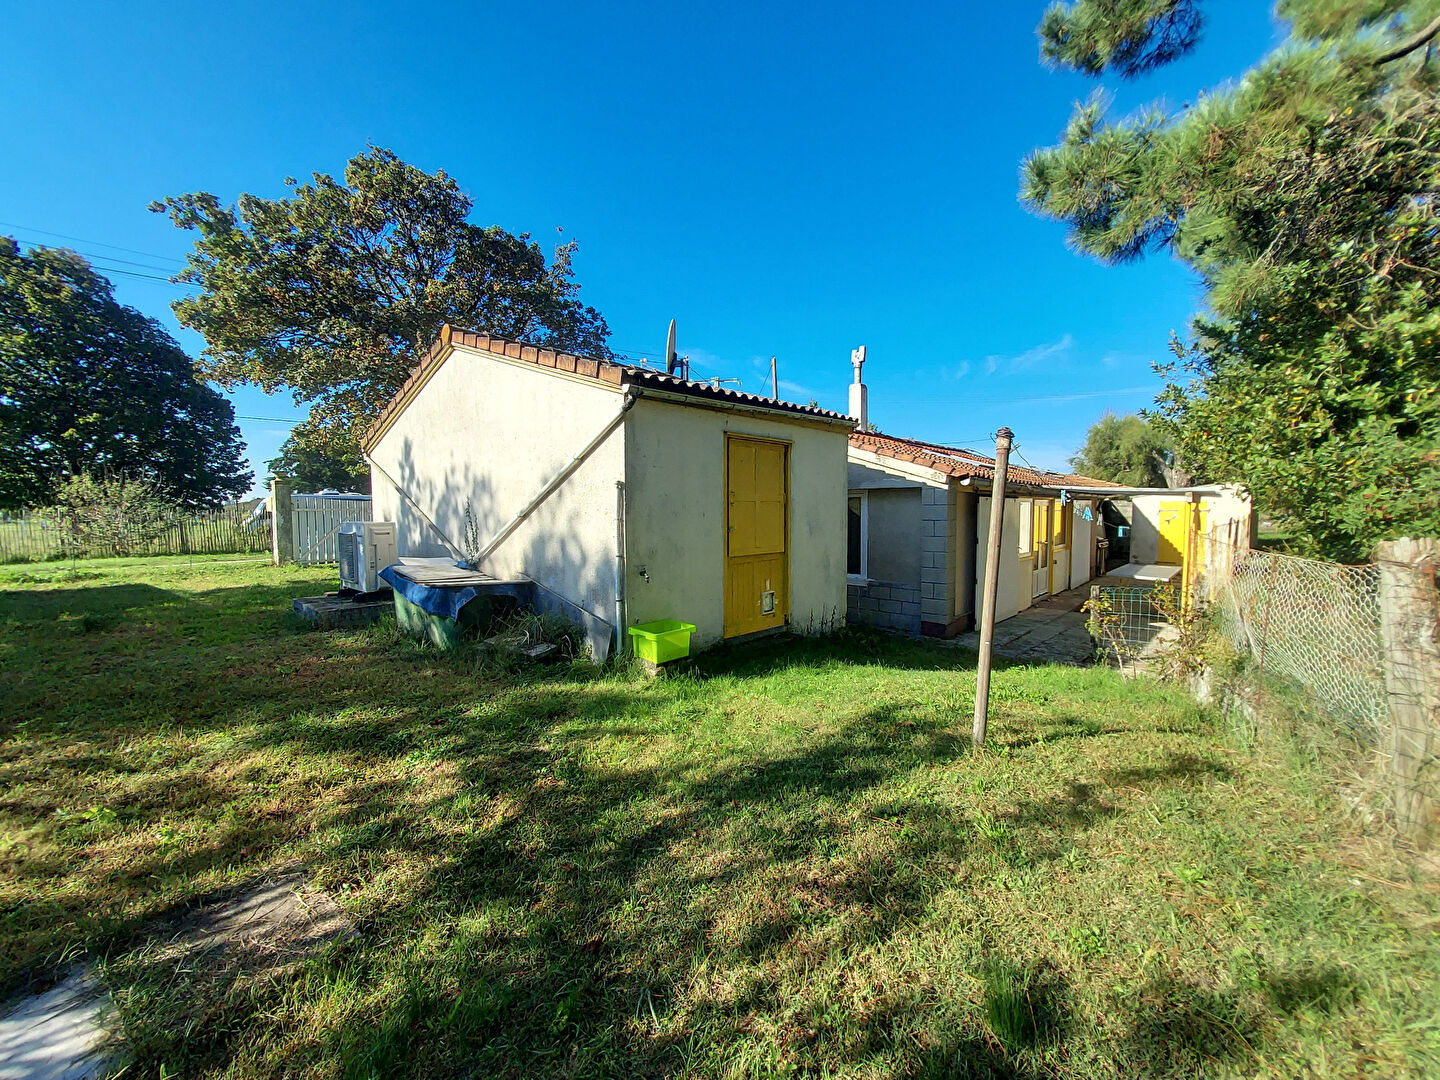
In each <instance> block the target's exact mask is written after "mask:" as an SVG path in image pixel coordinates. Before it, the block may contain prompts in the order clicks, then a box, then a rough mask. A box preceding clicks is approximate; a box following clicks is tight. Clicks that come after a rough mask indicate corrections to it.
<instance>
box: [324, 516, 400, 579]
mask: <svg viewBox="0 0 1440 1080" xmlns="http://www.w3.org/2000/svg"><path fill="white" fill-rule="evenodd" d="M335 540H336V547H337V548H338V549H339V558H340V588H342V589H354V590H355V591H356V592H362V593H371V592H376V591H378V590H379V588H380V587H381V585H383V584H384V582H382V581H381V580H380V571H381V570H384V569H385V568H386V567H387V566H390V565H391V564H392V563H394V562H395V560H396V555H395V523H394V522H393V521H347V522H345V523H344V524H343V525H341V526H340V531H339V532H338V533H336V535H335Z"/></svg>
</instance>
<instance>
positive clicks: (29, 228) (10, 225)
mask: <svg viewBox="0 0 1440 1080" xmlns="http://www.w3.org/2000/svg"><path fill="white" fill-rule="evenodd" d="M0 226H4V227H5V228H7V229H24V230H25V231H26V232H33V233H39V234H40V235H41V236H58V237H59V238H60V239H61V240H74V241H75V242H76V243H79V244H91V245H93V246H94V247H102V248H109V249H110V250H111V251H127V252H129V253H130V254H131V255H144V256H146V257H147V258H150V259H160V260H162V261H164V262H176V261H177V260H176V259H175V257H174V256H172V255H158V254H156V253H155V252H153V251H141V250H140V249H139V248H129V247H121V246H120V245H119V244H107V243H105V242H104V241H103V240H87V239H86V238H85V237H83V236H71V235H69V234H68V233H62V232H55V231H54V230H52V229H37V228H36V227H35V226H34V225H21V224H19V223H18V222H15V221H0ZM117 261H119V262H124V261H125V260H124V259H120V260H117Z"/></svg>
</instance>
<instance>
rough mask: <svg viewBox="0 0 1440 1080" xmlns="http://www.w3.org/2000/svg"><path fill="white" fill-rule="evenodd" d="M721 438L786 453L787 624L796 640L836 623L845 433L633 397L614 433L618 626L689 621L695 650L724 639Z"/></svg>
mask: <svg viewBox="0 0 1440 1080" xmlns="http://www.w3.org/2000/svg"><path fill="white" fill-rule="evenodd" d="M727 431H729V432H735V433H736V434H742V435H756V436H759V437H762V438H771V439H783V440H785V441H787V442H789V443H790V444H791V446H790V541H789V545H790V623H791V626H792V627H793V628H794V629H796V630H798V631H801V632H804V631H806V630H815V631H819V630H823V629H832V628H834V627H836V626H838V625H839V624H840V623H842V622H843V621H844V619H845V607H846V593H845V581H846V578H845V561H846V560H845V556H846V542H847V541H846V529H845V513H846V509H845V507H846V502H845V498H846V452H847V449H848V446H849V441H848V431H847V430H846V429H845V428H843V427H840V426H831V427H827V428H820V427H813V426H810V425H808V424H804V423H787V422H785V421H778V420H770V419H766V418H757V417H751V416H748V415H744V414H740V413H733V412H722V411H714V410H710V409H704V408H696V407H693V406H683V405H676V404H670V403H667V402H662V401H655V400H653V399H646V398H643V397H642V398H641V399H640V400H639V402H637V403H636V405H635V408H634V409H633V410H631V413H630V416H629V418H628V419H627V421H626V424H625V440H626V441H625V458H626V474H627V476H626V523H625V531H626V545H625V546H626V570H627V576H626V601H627V619H628V621H629V622H630V623H631V624H632V625H633V624H635V623H640V622H648V621H650V620H652V619H684V620H686V621H687V622H692V623H694V624H695V625H696V628H697V629H696V633H695V635H694V638H693V639H692V642H693V644H694V645H695V646H696V647H704V646H705V645H710V644H713V643H714V642H716V641H719V640H720V639H721V638H722V636H723V635H724V628H725V622H724V620H725V610H724V583H725V577H724V574H725V504H726V491H725V433H726V432H727ZM612 502H613V499H612ZM642 569H644V570H645V572H646V575H648V579H649V580H646V577H644V576H642V575H641V573H640V571H641V570H642Z"/></svg>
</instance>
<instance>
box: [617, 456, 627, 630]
mask: <svg viewBox="0 0 1440 1080" xmlns="http://www.w3.org/2000/svg"><path fill="white" fill-rule="evenodd" d="M628 637H629V635H628V634H627V633H626V632H625V481H624V480H616V481H615V655H616V656H624V655H625V647H626V644H627V641H626V639H627V638H628Z"/></svg>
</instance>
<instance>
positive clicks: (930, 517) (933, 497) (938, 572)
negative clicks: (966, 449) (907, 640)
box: [920, 485, 958, 637]
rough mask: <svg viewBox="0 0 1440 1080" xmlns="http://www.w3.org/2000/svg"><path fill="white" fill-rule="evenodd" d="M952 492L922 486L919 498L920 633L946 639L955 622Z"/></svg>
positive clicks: (953, 510) (954, 534) (953, 498)
mask: <svg viewBox="0 0 1440 1080" xmlns="http://www.w3.org/2000/svg"><path fill="white" fill-rule="evenodd" d="M957 517H958V515H957V514H956V507H955V492H954V491H953V490H951V489H950V488H949V487H948V486H947V487H943V488H942V487H933V486H928V485H927V486H926V487H924V488H922V489H921V495H920V621H921V627H920V631H921V632H922V633H925V634H928V635H930V636H933V637H948V636H950V634H952V633H953V632H954V630H953V629H952V627H951V623H952V622H953V620H954V619H955V551H956V542H955V538H956V527H957V526H956V522H957Z"/></svg>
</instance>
